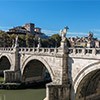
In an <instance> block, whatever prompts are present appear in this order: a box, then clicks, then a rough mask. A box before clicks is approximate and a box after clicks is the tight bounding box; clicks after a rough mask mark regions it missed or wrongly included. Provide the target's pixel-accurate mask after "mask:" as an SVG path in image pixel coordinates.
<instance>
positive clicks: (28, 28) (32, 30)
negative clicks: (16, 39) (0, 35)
mask: <svg viewBox="0 0 100 100" xmlns="http://www.w3.org/2000/svg"><path fill="white" fill-rule="evenodd" d="M7 33H8V34H24V35H26V34H33V35H35V36H36V37H41V38H47V36H46V35H45V34H44V33H42V32H41V28H39V27H35V24H33V23H27V24H25V25H23V26H17V27H14V28H11V29H9V31H7Z"/></svg>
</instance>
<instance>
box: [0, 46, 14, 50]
mask: <svg viewBox="0 0 100 100" xmlns="http://www.w3.org/2000/svg"><path fill="white" fill-rule="evenodd" d="M13 50H14V48H11V47H5V48H0V51H13Z"/></svg>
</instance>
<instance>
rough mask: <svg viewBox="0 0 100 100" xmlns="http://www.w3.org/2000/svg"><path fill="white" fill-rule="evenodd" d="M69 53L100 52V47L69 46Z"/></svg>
mask: <svg viewBox="0 0 100 100" xmlns="http://www.w3.org/2000/svg"><path fill="white" fill-rule="evenodd" d="M68 51H69V54H83V55H85V54H95V55H96V54H100V48H69V50H68Z"/></svg>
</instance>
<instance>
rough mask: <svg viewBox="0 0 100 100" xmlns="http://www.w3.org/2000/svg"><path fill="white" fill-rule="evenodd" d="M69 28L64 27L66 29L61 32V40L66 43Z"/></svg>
mask: <svg viewBox="0 0 100 100" xmlns="http://www.w3.org/2000/svg"><path fill="white" fill-rule="evenodd" d="M68 29H69V28H68V26H66V27H64V29H62V30H60V34H61V40H62V41H63V42H64V41H65V40H66V33H67V30H68Z"/></svg>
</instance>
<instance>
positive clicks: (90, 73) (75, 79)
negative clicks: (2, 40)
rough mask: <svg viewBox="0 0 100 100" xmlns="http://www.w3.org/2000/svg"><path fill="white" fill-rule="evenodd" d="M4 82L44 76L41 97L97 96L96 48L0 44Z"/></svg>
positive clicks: (99, 51) (81, 99)
mask: <svg viewBox="0 0 100 100" xmlns="http://www.w3.org/2000/svg"><path fill="white" fill-rule="evenodd" d="M0 71H4V81H5V82H6V83H19V82H20V83H21V82H31V81H38V80H44V74H45V72H46V71H48V73H49V74H50V76H51V79H52V83H50V84H47V91H46V92H47V95H46V98H45V100H99V99H100V48H60V47H59V48H20V47H13V48H0Z"/></svg>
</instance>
